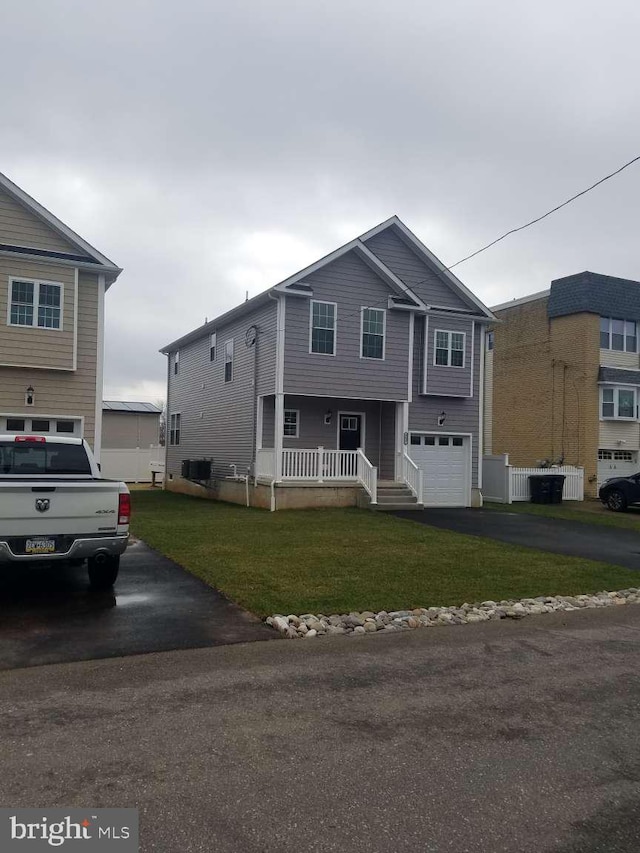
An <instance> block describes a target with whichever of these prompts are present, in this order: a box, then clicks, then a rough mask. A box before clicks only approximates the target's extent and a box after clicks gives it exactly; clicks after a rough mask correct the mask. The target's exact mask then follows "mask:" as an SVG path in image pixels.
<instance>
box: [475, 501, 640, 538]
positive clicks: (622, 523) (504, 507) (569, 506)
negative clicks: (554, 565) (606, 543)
mask: <svg viewBox="0 0 640 853" xmlns="http://www.w3.org/2000/svg"><path fill="white" fill-rule="evenodd" d="M484 508H485V509H492V510H495V511H496V512H522V513H525V514H528V515H545V516H548V517H549V518H564V519H566V520H567V521H582V522H583V523H584V524H604V525H605V526H607V527H622V528H624V529H626V530H636V531H637V532H638V533H640V509H638V507H630V508H629V510H628V511H627V512H612V511H611V510H610V509H607V507H606V506H604V504H602V503H601V502H600V501H594V500H585V501H567V502H566V503H562V504H532V503H529V501H516V502H515V503H512V504H498V503H490V502H488V501H487V502H485V504H484Z"/></svg>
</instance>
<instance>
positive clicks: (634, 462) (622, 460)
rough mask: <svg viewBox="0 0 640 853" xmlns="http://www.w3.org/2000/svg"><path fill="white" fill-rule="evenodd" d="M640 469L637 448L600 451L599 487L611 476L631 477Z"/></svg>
mask: <svg viewBox="0 0 640 853" xmlns="http://www.w3.org/2000/svg"><path fill="white" fill-rule="evenodd" d="M638 471H640V467H639V466H638V453H637V451H635V450H599V451H598V487H600V486H601V485H602V483H604V481H605V480H608V479H609V477H630V476H631V475H632V474H637V473H638Z"/></svg>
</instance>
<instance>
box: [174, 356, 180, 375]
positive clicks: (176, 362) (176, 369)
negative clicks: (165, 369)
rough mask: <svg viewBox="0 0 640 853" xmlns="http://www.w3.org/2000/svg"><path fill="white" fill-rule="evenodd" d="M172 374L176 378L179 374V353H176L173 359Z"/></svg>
mask: <svg viewBox="0 0 640 853" xmlns="http://www.w3.org/2000/svg"><path fill="white" fill-rule="evenodd" d="M173 373H174V376H177V375H178V373H180V352H176V354H175V355H174V357H173Z"/></svg>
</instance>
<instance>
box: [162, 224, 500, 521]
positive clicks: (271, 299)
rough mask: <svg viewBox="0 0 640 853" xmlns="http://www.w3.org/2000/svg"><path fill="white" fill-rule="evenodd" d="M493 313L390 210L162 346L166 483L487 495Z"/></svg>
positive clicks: (352, 500) (383, 497)
mask: <svg viewBox="0 0 640 853" xmlns="http://www.w3.org/2000/svg"><path fill="white" fill-rule="evenodd" d="M493 320H495V318H494V316H493V314H492V313H491V312H490V311H489V309H488V308H486V307H485V306H484V305H483V304H482V303H481V302H480V300H478V299H477V298H476V297H475V296H474V295H473V294H472V293H471V292H470V291H469V290H468V289H467V288H466V287H465V286H464V285H463V284H462V283H461V282H460V281H459V280H458V279H457V278H456V276H455V275H453V274H452V273H451V272H450V271H448V270H447V269H446V268H445V267H444V265H443V264H442V263H441V262H440V261H439V260H438V259H437V258H436V257H435V256H434V255H433V254H432V253H431V252H430V251H429V250H428V249H427V248H426V247H425V246H424V245H423V244H422V243H421V242H420V240H418V238H417V237H416V236H415V235H414V234H413V233H412V232H411V231H410V230H409V229H408V228H407V227H406V226H405V225H404V224H403V223H402V222H401V221H400V220H399V219H398V218H397V217H395V216H394V217H392V218H391V219H389V220H387V221H386V222H383V223H382V224H381V225H378V226H377V227H375V228H373V229H371V230H370V231H368V232H367V233H365V234H362V235H361V236H360V237H358V238H357V239H355V240H353V241H351V242H350V243H348V244H346V245H345V246H342V247H341V248H339V249H337V250H336V251H335V252H332V253H331V254H330V255H327V256H326V257H325V258H322V259H321V260H319V261H317V262H316V263H314V264H312V265H311V266H309V267H307V268H306V269H304V270H302V271H300V272H298V273H296V274H295V275H293V276H291V277H290V278H288V279H286V280H285V281H283V282H281V283H280V284H277V285H275V286H274V287H272V288H271V289H269V290H267V291H265V292H263V293H261V294H259V295H258V296H256V297H254V298H253V299H250V300H249V301H247V302H245V303H243V304H242V305H239V306H238V307H237V308H234V309H233V310H231V311H229V312H227V313H226V314H223V315H222V316H220V317H218V318H217V319H215V320H213V321H211V322H209V323H206V324H205V325H204V326H201V327H200V328H198V329H195V330H194V331H192V332H190V333H189V334H187V335H184V336H183V337H181V338H179V339H178V340H176V341H174V342H173V343H171V344H168V345H167V346H166V347H164V349H163V350H162V352H164V353H165V354H166V355H167V356H168V393H167V455H166V471H167V476H166V486H167V488H169V489H173V490H180V491H191V492H194V491H195V492H197V493H202V494H209V495H211V496H219V497H223V498H225V497H226V498H228V499H230V500H242V501H246V502H249V503H251V504H252V505H257V506H269V507H271V508H272V509H275V508H285V507H294V506H297V507H302V506H325V505H349V504H356V503H360V502H361V499H362V498H363V497H364V498H365V501H368V502H370V503H371V504H374V505H381V504H384V503H387V504H389V503H392V504H395V503H397V502H398V501H400V500H402V495H403V494H404V495H405V496H406V498H405V500H408V501H411V502H413V503H414V504H415V505H425V506H435V505H442V506H474V505H479V504H480V503H481V500H482V499H481V491H480V490H481V478H482V470H481V467H482V465H481V460H482V447H481V443H480V442H481V436H482V422H481V419H482V411H483V406H482V400H481V396H482V383H481V381H480V379H481V376H482V372H483V365H482V360H483V358H484V351H485V346H484V338H485V329H486V326H487V324H488V323H490V322H491V321H493ZM197 461H201V462H202V461H203V462H204V465H203V464H194V463H195V462H197ZM194 483H195V484H196V485H194Z"/></svg>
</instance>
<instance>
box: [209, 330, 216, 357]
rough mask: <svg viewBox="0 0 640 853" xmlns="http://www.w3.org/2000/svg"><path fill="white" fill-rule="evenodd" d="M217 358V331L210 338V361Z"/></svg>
mask: <svg viewBox="0 0 640 853" xmlns="http://www.w3.org/2000/svg"><path fill="white" fill-rule="evenodd" d="M215 360H216V333H215V332H214V333H213V334H212V335H211V337H210V338H209V361H215Z"/></svg>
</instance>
